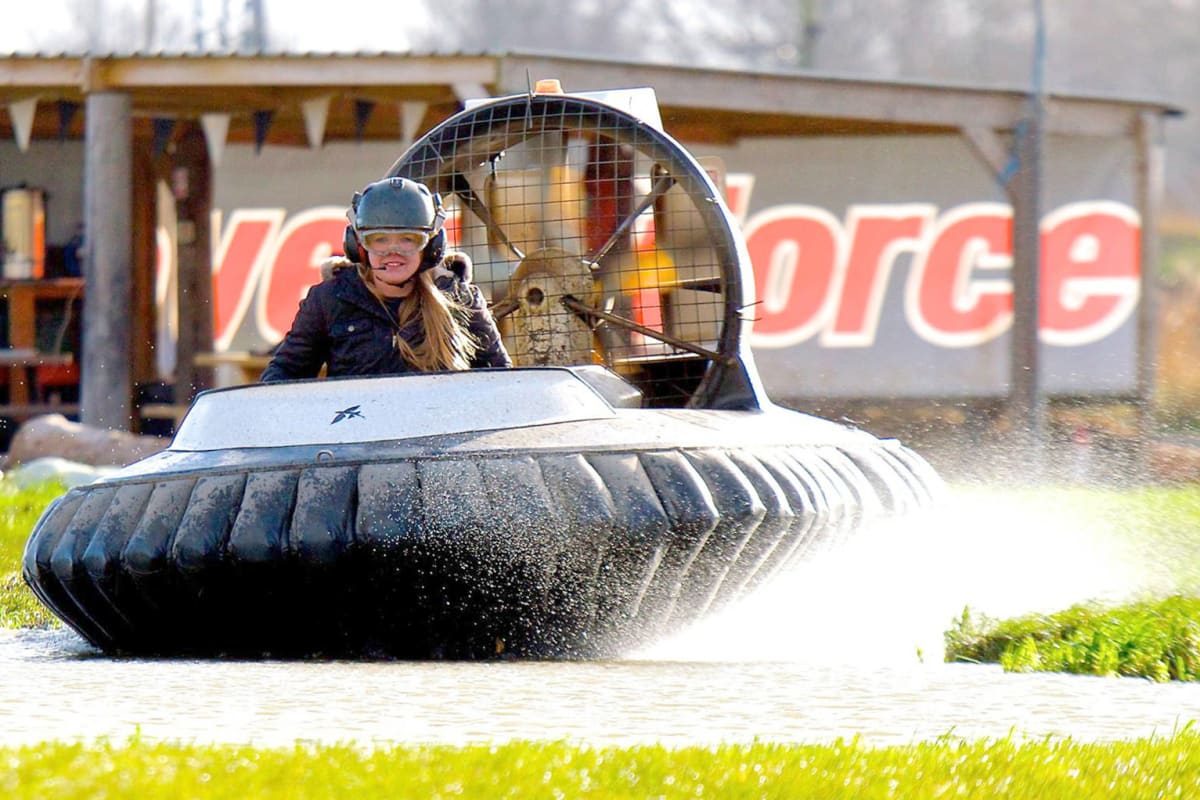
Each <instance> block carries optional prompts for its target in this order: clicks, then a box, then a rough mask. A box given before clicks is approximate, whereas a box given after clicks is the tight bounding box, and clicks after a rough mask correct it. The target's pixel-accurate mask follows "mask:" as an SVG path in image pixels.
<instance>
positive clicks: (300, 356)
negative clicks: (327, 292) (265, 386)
mask: <svg viewBox="0 0 1200 800" xmlns="http://www.w3.org/2000/svg"><path fill="white" fill-rule="evenodd" d="M323 294H324V292H323V291H322V290H321V286H320V285H317V286H314V287H313V288H311V289H309V291H308V295H307V296H306V297H305V298H304V300H302V301H301V302H300V310H299V311H297V312H296V318H295V319H294V320H292V328H291V330H289V331H288V332H287V335H286V336H284V337H283V341H282V342H280V344H279V346H278V347H277V348H276V349H275V355H273V356H272V357H271V363H269V364H267V368H266V369H265V370H263V374H262V377H261V378H259V381H260V382H262V383H273V382H275V381H287V380H296V379H299V378H315V377H317V375H318V374H319V373H320V372H321V367H322V366H323V365H324V364H325V363H326V362H327V361H328V360H329V315H328V314H327V313H326V311H325V307H324V303H323V302H322V296H323Z"/></svg>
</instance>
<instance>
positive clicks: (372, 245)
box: [362, 231, 429, 258]
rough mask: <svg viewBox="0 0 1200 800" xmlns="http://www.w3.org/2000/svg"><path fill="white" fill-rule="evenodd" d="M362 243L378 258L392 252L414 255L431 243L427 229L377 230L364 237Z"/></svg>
mask: <svg viewBox="0 0 1200 800" xmlns="http://www.w3.org/2000/svg"><path fill="white" fill-rule="evenodd" d="M362 243H363V247H364V248H366V251H367V252H368V253H370V254H371V255H373V256H375V257H376V258H382V257H383V256H386V255H388V254H390V253H396V254H397V255H401V256H412V255H416V254H417V253H419V252H421V251H422V250H424V249H425V245H427V244H429V234H428V233H426V232H425V231H377V232H375V233H368V234H367V235H366V236H364V237H362Z"/></svg>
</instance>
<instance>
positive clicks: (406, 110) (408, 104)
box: [400, 100, 429, 142]
mask: <svg viewBox="0 0 1200 800" xmlns="http://www.w3.org/2000/svg"><path fill="white" fill-rule="evenodd" d="M428 108H429V104H428V103H422V102H421V101H419V100H405V101H404V102H403V103H401V104H400V132H401V135H403V136H404V141H405V142H411V141H413V140H414V139H416V138H417V129H418V128H419V127H420V125H421V122H422V120H424V119H425V111H426V110H427V109H428Z"/></svg>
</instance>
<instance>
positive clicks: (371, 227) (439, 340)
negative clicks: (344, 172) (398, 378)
mask: <svg viewBox="0 0 1200 800" xmlns="http://www.w3.org/2000/svg"><path fill="white" fill-rule="evenodd" d="M347 217H348V218H349V220H350V224H349V225H348V226H347V227H346V234H345V242H344V246H345V251H346V257H345V258H344V259H337V260H335V261H333V262H329V263H328V264H327V266H330V267H331V269H330V270H329V272H330V274H329V277H327V278H326V279H325V280H322V281H321V283H319V284H317V285H316V286H313V287H312V288H311V289H309V291H308V295H307V296H306V297H305V298H304V300H303V301H301V303H300V310H299V311H298V312H297V313H296V318H295V319H294V320H293V322H292V327H291V330H289V331H288V332H287V335H286V336H284V338H283V341H282V342H281V343H280V344H279V346H278V347H277V348H276V349H275V353H274V355H273V357H272V358H271V361H270V363H269V364H268V365H267V368H266V369H265V370H264V371H263V374H262V377H261V379H260V380H261V381H262V382H263V383H270V382H273V381H281V380H292V379H298V378H314V377H316V376H317V375H318V374H319V373H320V371H321V368H322V366H324V367H325V368H326V374H327V375H328V376H330V377H336V376H340V375H390V374H397V373H404V372H414V371H420V372H427V371H434V370H463V369H471V368H479V367H510V366H512V361H511V359H510V358H509V356H508V353H507V352H506V351H505V349H504V343H503V342H502V341H501V339H500V333H499V331H498V330H497V328H496V323H495V321H494V320H493V318H492V315H491V313H490V312H489V311H488V307H487V302H486V300H485V299H484V297H483V293H482V292H481V291H480V289H479V287H477V286H475V285H474V284H473V283H472V282H471V265H470V261H469V259H468V258H467V256H466V254H464V253H457V252H451V253H446V250H445V243H446V233H445V231H444V230H443V224H444V222H445V218H446V215H445V211H444V210H443V209H442V204H441V200H440V198H439V197H438V195H437V194H435V193H433V192H431V191H430V190H429V188H428V187H426V186H425V185H424V184H422V183H419V182H417V181H413V180H410V179H408V178H385V179H383V180H380V181H376V182H374V183H371V184H369V185H367V187H366V188H364V189H363V190H362V191H361V192H358V193H356V194H355V195H354V199H353V200H352V201H351V205H350V210H349V212H348V213H347Z"/></svg>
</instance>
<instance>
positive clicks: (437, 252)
mask: <svg viewBox="0 0 1200 800" xmlns="http://www.w3.org/2000/svg"><path fill="white" fill-rule="evenodd" d="M346 216H347V218H348V219H349V220H350V224H349V225H348V226H347V227H346V236H345V242H344V245H345V251H346V257H347V258H349V259H350V260H351V261H358V262H363V261H364V260H365V259H364V258H363V254H362V248H361V242H362V240H363V237H364V236H366V235H367V234H368V233H375V232H378V231H420V232H421V233H424V234H426V235H428V236H429V244H427V245H426V246H425V252H424V254H423V256H422V258H421V269H428V268H429V267H432V266H434V265H435V264H437V263H438V262H439V261H441V260H442V255H443V254H444V252H445V249H446V234H445V231H444V230H443V225H444V224H445V222H446V212H445V211H444V210H443V209H442V200H441V198H440V197H438V195H437V194H436V193H434V192H431V191H429V187H427V186H425V184H423V183H418V182H417V181H414V180H410V179H408V178H384V179H383V180H379V181H375V182H374V183H369V184H367V186H366V187H365V188H364V189H363V190H362V191H361V192H355V193H354V199H352V200H351V201H350V210H349V212H347V214H346Z"/></svg>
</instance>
